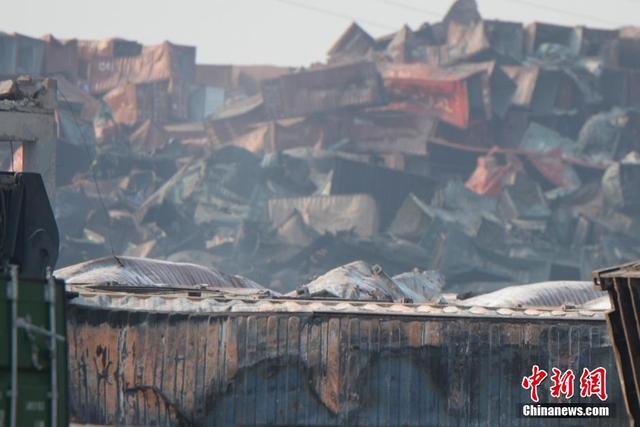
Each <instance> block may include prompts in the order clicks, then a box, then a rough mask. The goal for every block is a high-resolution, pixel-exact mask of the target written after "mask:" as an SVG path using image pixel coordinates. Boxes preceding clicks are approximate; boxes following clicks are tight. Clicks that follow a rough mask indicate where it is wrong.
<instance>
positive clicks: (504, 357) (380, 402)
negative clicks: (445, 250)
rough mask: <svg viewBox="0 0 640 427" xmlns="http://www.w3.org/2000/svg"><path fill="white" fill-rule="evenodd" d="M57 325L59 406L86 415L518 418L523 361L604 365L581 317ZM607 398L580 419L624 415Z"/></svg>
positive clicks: (176, 319) (599, 333) (86, 317)
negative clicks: (65, 358) (608, 410)
mask: <svg viewBox="0 0 640 427" xmlns="http://www.w3.org/2000/svg"><path fill="white" fill-rule="evenodd" d="M309 304H320V303H316V302H309ZM68 319H69V322H68V328H69V331H68V334H69V336H71V337H74V338H75V339H74V343H73V347H72V348H71V347H70V352H69V353H70V360H69V367H70V368H69V369H70V378H71V383H72V396H73V406H72V413H73V416H74V418H75V420H76V421H79V422H90V423H105V424H108V423H119V424H127V425H179V424H180V423H183V424H186V425H203V426H208V425H313V426H321V425H323V426H324V425H366V426H389V425H405V426H442V425H491V426H493V425H510V426H511V425H514V426H518V425H529V420H527V419H526V418H521V417H519V416H518V412H519V407H518V404H519V403H526V402H528V401H529V396H528V391H526V390H523V389H522V387H521V385H520V383H521V380H522V377H523V376H525V375H527V374H528V373H530V371H531V366H532V365H533V364H538V365H540V367H541V368H542V369H545V370H547V371H549V372H550V371H551V368H552V367H558V368H560V369H562V370H565V369H568V368H572V369H574V372H576V371H578V372H579V371H580V370H581V369H582V368H583V367H589V368H592V367H596V366H603V367H605V368H607V369H608V370H612V369H613V366H614V363H613V353H612V351H611V348H610V346H609V344H608V339H607V332H606V327H605V322H604V321H603V320H601V319H593V318H588V319H587V318H580V317H574V318H571V317H568V318H553V317H546V318H544V317H534V316H532V318H531V319H530V320H525V319H522V318H519V319H516V318H508V317H491V316H478V317H455V316H450V317H442V316H440V317H438V316H428V315H424V316H418V315H415V313H414V314H413V315H400V314H399V315H388V314H387V315H377V314H375V313H369V314H356V313H353V312H344V313H340V312H339V311H335V312H331V313H329V312H322V313H320V312H315V313H314V312H311V311H310V312H306V313H295V312H289V313H284V312H275V311H269V312H259V311H255V312H251V313H217V314H212V313H202V314H190V315H187V314H175V313H164V314H160V313H148V312H137V313H136V312H126V311H110V310H106V309H94V308H89V307H82V306H72V307H71V309H70V310H69V314H68ZM71 349H72V351H71ZM79 391H80V392H79ZM608 393H609V396H610V399H609V403H613V404H616V405H617V406H618V408H617V409H618V411H617V412H616V414H615V417H614V418H607V419H601V420H597V419H585V420H580V422H581V425H624V424H625V423H626V419H625V416H624V413H623V411H622V400H621V393H620V385H619V383H618V381H617V378H616V377H615V376H613V375H611V376H609V381H608ZM540 394H541V401H542V402H547V401H551V399H550V398H549V395H548V389H547V388H546V387H544V388H542V389H540ZM583 401H584V399H581V398H575V397H574V399H572V402H583ZM558 421H559V422H558V425H575V420H558ZM565 421H566V422H565Z"/></svg>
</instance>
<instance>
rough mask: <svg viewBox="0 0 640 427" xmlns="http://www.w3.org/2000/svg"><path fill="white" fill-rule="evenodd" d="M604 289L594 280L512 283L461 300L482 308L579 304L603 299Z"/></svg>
mask: <svg viewBox="0 0 640 427" xmlns="http://www.w3.org/2000/svg"><path fill="white" fill-rule="evenodd" d="M604 295H606V293H605V292H602V291H598V290H596V289H594V287H593V284H592V283H591V282H578V281H557V282H541V283H532V284H530V285H520V286H509V287H507V288H504V289H500V290H498V291H495V292H490V293H488V294H484V295H479V296H477V297H473V298H469V299H466V300H464V301H461V304H464V305H477V306H482V307H516V306H519V305H520V306H534V307H535V306H542V307H554V306H561V305H563V304H571V305H580V304H584V303H586V302H587V301H591V300H593V299H596V298H600V297H602V296H604Z"/></svg>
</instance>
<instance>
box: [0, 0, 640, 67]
mask: <svg viewBox="0 0 640 427" xmlns="http://www.w3.org/2000/svg"><path fill="white" fill-rule="evenodd" d="M477 1H478V4H479V7H480V12H481V13H482V15H483V17H485V18H494V19H502V20H515V21H522V22H531V21H545V22H554V23H561V24H570V25H589V26H594V27H605V28H606V27H618V26H623V25H634V24H635V25H640V0H609V1H602V0H477ZM5 3H6V4H4V5H3V6H2V25H1V26H0V30H3V31H7V32H13V31H15V32H19V33H23V34H27V35H32V36H41V35H44V34H47V33H52V34H53V35H55V36H57V37H61V38H68V37H77V38H84V39H97V38H104V37H114V36H118V37H123V38H128V39H135V40H138V41H140V42H142V43H144V44H153V43H158V42H161V41H163V40H170V41H173V42H176V43H182V44H190V45H195V46H197V48H198V50H197V52H198V54H197V55H198V62H199V63H237V64H281V65H307V64H309V63H311V62H314V61H322V60H324V59H325V55H326V52H327V50H328V49H329V47H330V46H331V45H332V43H333V42H334V41H335V40H336V38H337V37H338V36H339V35H340V34H341V33H342V32H343V31H344V30H345V28H346V27H347V26H348V25H349V23H350V21H351V20H355V21H357V22H359V23H360V24H361V25H362V27H363V28H365V29H366V30H367V31H369V32H370V33H371V34H372V35H374V36H379V35H383V34H386V33H389V32H392V31H395V30H397V29H399V28H400V27H401V26H402V25H403V24H405V23H406V24H409V26H411V27H412V28H416V27H417V26H418V25H419V24H421V23H422V22H425V21H436V20H439V19H440V18H441V17H442V16H443V15H444V13H445V12H446V10H447V9H448V7H449V5H450V4H451V2H450V1H442V0H431V1H426V0H180V1H165V0H153V1H152V0H101V1H96V0H20V1H9V0H6V1H5Z"/></svg>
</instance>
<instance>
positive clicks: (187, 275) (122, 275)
mask: <svg viewBox="0 0 640 427" xmlns="http://www.w3.org/2000/svg"><path fill="white" fill-rule="evenodd" d="M55 276H56V277H57V278H60V279H64V280H65V281H66V282H67V283H70V284H93V285H97V284H105V285H109V284H116V285H126V286H133V287H136V286H157V287H159V288H161V287H166V286H167V285H169V286H174V287H182V288H198V289H200V288H203V289H210V288H221V287H222V288H262V286H260V285H258V284H257V283H255V282H252V281H251V280H249V279H245V278H244V277H239V276H232V275H230V274H226V273H223V272H220V271H218V270H215V269H213V268H207V267H203V266H200V265H196V264H189V263H180V262H170V261H161V260H154V259H145V258H134V257H126V256H119V257H117V258H116V257H104V258H99V259H95V260H92V261H87V262H83V263H80V264H76V265H72V266H69V267H65V268H61V269H59V270H57V271H56V272H55ZM200 285H206V286H204V287H202V286H200Z"/></svg>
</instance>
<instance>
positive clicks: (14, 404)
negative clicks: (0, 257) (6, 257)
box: [7, 265, 18, 427]
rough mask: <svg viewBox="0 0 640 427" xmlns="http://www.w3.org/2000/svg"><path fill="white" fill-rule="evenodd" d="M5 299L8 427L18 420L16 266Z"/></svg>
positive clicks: (12, 269) (15, 423)
mask: <svg viewBox="0 0 640 427" xmlns="http://www.w3.org/2000/svg"><path fill="white" fill-rule="evenodd" d="M10 271H11V280H10V281H9V287H8V288H7V299H9V300H10V301H11V409H10V411H11V417H10V421H9V426H10V427H16V426H17V420H18V266H17V265H12V266H11V269H10Z"/></svg>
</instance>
